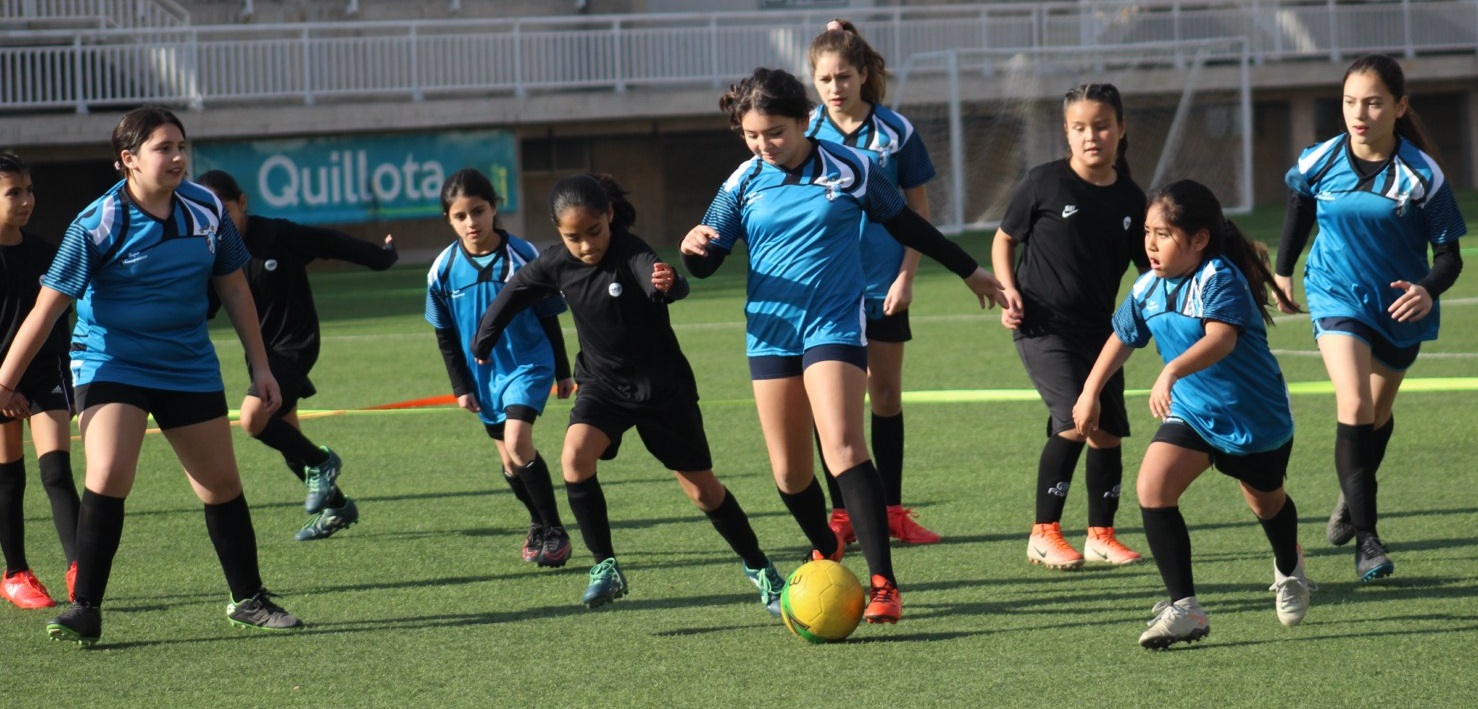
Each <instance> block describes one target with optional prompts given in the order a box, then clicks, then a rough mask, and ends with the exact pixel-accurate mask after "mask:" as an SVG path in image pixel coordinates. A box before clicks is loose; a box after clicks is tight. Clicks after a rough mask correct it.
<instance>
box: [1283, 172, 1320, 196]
mask: <svg viewBox="0 0 1478 709" xmlns="http://www.w3.org/2000/svg"><path fill="white" fill-rule="evenodd" d="M1283 182H1284V183H1286V184H1287V185H1288V189H1290V190H1293V191H1294V192H1296V193H1298V194H1301V195H1303V196H1305V197H1313V196H1314V188H1313V187H1311V186H1309V180H1308V178H1306V177H1304V173H1303V170H1300V169H1299V166H1298V165H1294V166H1293V167H1290V168H1288V174H1286V175H1284V176H1283Z"/></svg>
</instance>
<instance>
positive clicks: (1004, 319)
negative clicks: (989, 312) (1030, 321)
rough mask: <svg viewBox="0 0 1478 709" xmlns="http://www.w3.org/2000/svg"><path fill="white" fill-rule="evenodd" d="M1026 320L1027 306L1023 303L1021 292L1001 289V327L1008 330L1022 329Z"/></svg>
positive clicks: (1012, 289) (1013, 289)
mask: <svg viewBox="0 0 1478 709" xmlns="http://www.w3.org/2000/svg"><path fill="white" fill-rule="evenodd" d="M1024 319H1026V306H1025V305H1024V304H1023V303H1022V302H1021V291H1018V290H1016V289H1015V288H1003V289H1001V326H1002V327H1004V328H1006V329H1007V330H1015V329H1016V328H1018V327H1021V321H1022V320H1024Z"/></svg>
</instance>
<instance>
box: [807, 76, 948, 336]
mask: <svg viewBox="0 0 1478 709" xmlns="http://www.w3.org/2000/svg"><path fill="white" fill-rule="evenodd" d="M806 135H807V136H809V137H813V138H819V139H821V140H829V141H831V142H833V143H841V144H842V145H845V146H847V147H849V148H858V149H860V150H863V151H866V152H867V153H868V154H869V155H871V156H872V158H873V162H874V163H876V166H877V169H878V170H879V171H880V172H882V173H883V175H884V176H886V177H887V178H888V180H889V181H890V182H892V183H893V184H894V185H896V186H897V187H898V188H899V189H902V190H907V189H913V188H915V187H920V186H922V185H923V184H924V183H926V182H928V181H929V180H932V179H934V162H933V161H931V160H930V159H929V150H928V149H927V148H925V147H924V141H923V139H922V138H920V137H919V134H918V132H917V131H915V130H914V127H913V124H912V123H909V122H908V119H907V118H904V117H903V116H901V115H899V114H897V113H894V112H893V111H892V110H891V109H889V108H887V107H886V106H882V105H879V104H873V107H872V112H871V113H869V114H868V116H867V119H866V120H864V121H863V122H862V125H860V126H858V127H857V128H856V130H853V131H852V132H850V133H843V132H842V129H841V128H840V127H838V126H837V124H836V123H835V122H833V121H832V120H831V117H830V116H829V115H828V114H827V112H826V109H825V108H822V107H819V106H818V107H817V108H815V109H813V110H812V111H811V122H810V126H809V127H808V128H807V129H806ZM903 251H904V249H903V244H900V243H898V241H897V240H896V239H894V238H893V237H891V236H889V235H888V233H887V230H886V229H883V228H882V227H881V226H879V225H878V224H875V223H871V222H869V223H868V224H867V225H866V227H865V228H864V229H863V231H862V271H863V277H864V278H866V279H867V291H866V296H867V311H868V317H870V318H873V319H877V318H881V317H882V316H883V299H884V298H886V297H887V296H888V288H889V287H891V286H892V285H893V281H894V280H896V279H897V278H898V270H899V268H900V267H901V266H902V264H903Z"/></svg>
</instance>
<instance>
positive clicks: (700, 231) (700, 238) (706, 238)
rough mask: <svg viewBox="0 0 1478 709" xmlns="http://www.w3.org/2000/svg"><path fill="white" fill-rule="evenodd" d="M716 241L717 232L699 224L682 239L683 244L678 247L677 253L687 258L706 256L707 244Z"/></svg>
mask: <svg viewBox="0 0 1478 709" xmlns="http://www.w3.org/2000/svg"><path fill="white" fill-rule="evenodd" d="M717 240H718V232H717V231H714V230H713V227H709V226H704V225H702V224H699V225H698V226H695V227H693V228H692V229H689V230H688V233H687V235H686V236H684V237H683V243H682V244H681V245H679V246H678V251H680V252H682V253H684V254H687V255H688V256H707V255H708V244H709V243H710V242H713V241H717Z"/></svg>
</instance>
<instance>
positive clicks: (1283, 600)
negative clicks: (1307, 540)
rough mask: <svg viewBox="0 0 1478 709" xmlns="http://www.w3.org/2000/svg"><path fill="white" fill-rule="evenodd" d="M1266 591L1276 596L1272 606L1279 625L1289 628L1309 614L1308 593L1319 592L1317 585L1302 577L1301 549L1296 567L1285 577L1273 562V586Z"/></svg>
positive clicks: (1302, 558)
mask: <svg viewBox="0 0 1478 709" xmlns="http://www.w3.org/2000/svg"><path fill="white" fill-rule="evenodd" d="M1268 590H1269V591H1272V592H1274V593H1276V594H1278V596H1277V600H1276V601H1275V604H1274V605H1275V607H1276V608H1277V609H1278V622H1279V623H1282V624H1284V625H1286V626H1288V627H1290V628H1291V627H1293V626H1295V625H1298V624H1299V623H1301V622H1303V619H1304V616H1305V615H1307V614H1308V612H1309V592H1310V591H1317V590H1319V585H1318V584H1316V583H1314V582H1313V581H1310V580H1309V578H1308V577H1307V576H1305V575H1304V550H1303V549H1302V548H1300V549H1299V550H1298V566H1296V567H1294V569H1293V573H1291V574H1289V575H1287V576H1284V575H1283V572H1281V571H1279V570H1278V563H1277V562H1276V561H1275V562H1273V585H1271V586H1269V587H1268Z"/></svg>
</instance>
